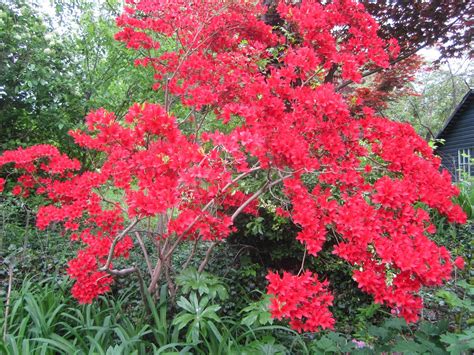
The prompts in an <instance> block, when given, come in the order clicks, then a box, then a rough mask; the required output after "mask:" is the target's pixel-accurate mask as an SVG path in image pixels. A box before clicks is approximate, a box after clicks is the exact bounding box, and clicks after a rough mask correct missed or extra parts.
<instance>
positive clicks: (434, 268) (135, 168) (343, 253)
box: [0, 0, 465, 330]
mask: <svg viewBox="0 0 474 355" xmlns="http://www.w3.org/2000/svg"><path fill="white" fill-rule="evenodd" d="M289 3H290V2H285V1H283V0H282V1H280V3H279V6H278V8H277V10H278V12H279V14H280V16H281V17H282V19H284V20H285V21H286V25H285V29H284V30H283V29H282V30H279V31H273V29H272V28H271V27H270V26H267V25H266V24H265V23H264V22H263V21H262V20H261V18H262V15H263V13H264V11H265V8H264V7H262V6H259V5H255V4H254V2H250V1H246V0H234V1H215V0H199V1H195V0H178V1H157V0H128V1H127V4H128V6H127V7H126V10H125V12H124V14H123V15H122V16H120V17H119V18H118V20H117V23H118V25H119V26H120V27H121V28H122V30H121V31H120V32H119V33H118V34H117V36H116V38H117V39H118V40H120V41H123V42H125V43H126V44H127V46H128V47H131V48H144V49H146V50H147V51H146V52H147V53H149V56H147V57H144V58H140V59H139V60H137V61H136V64H137V65H142V66H145V67H151V68H152V69H153V72H154V78H155V80H156V85H155V88H156V89H157V88H162V89H163V91H164V92H165V100H164V105H155V104H143V105H139V104H135V105H134V106H132V107H131V108H130V110H129V112H128V114H127V115H126V117H125V118H124V119H123V120H119V119H117V117H115V115H114V114H113V113H110V112H107V111H106V110H103V109H100V110H98V111H95V112H92V113H91V114H90V115H89V116H88V117H87V128H88V129H87V130H85V131H75V132H71V135H72V136H73V137H74V139H75V141H76V143H77V144H78V145H80V146H82V147H84V148H86V149H90V150H95V151H99V152H101V155H100V156H101V157H102V158H101V159H102V160H101V161H100V162H97V168H95V169H93V170H91V171H83V170H79V169H80V166H79V164H78V163H77V162H76V161H74V160H71V159H69V158H67V157H65V156H63V155H61V154H60V153H59V152H58V151H57V150H56V149H55V148H53V147H50V146H36V147H32V148H28V149H19V150H17V151H14V152H4V153H3V155H2V156H1V157H0V167H2V166H8V167H11V168H14V169H16V170H17V171H18V172H19V173H20V175H21V177H20V179H19V180H18V184H17V186H16V187H15V188H14V192H15V193H18V194H22V195H27V194H28V193H30V192H36V193H38V194H41V195H43V196H44V197H45V199H46V200H47V201H48V202H47V204H46V205H45V206H44V207H42V208H41V209H40V210H39V212H38V219H37V224H38V226H39V227H40V228H44V227H45V226H47V225H48V224H49V223H51V222H62V223H64V227H65V228H66V230H68V231H70V233H71V237H72V238H73V239H74V240H77V241H80V242H81V243H82V244H83V245H84V249H83V250H82V251H81V252H79V254H78V256H77V258H76V259H74V260H73V261H71V262H70V264H69V270H68V272H69V274H70V275H71V276H72V277H73V278H74V279H75V280H76V284H75V286H74V289H73V293H74V296H75V297H76V298H78V299H79V300H80V301H81V302H90V301H91V300H92V299H93V298H94V297H96V296H97V295H99V294H101V293H103V292H106V291H107V289H108V287H109V285H110V283H111V282H112V278H111V276H110V274H111V270H112V263H111V261H112V260H110V259H111V257H112V259H113V262H114V264H117V263H121V262H123V259H124V258H126V257H127V256H128V253H129V251H130V250H131V249H132V247H133V242H132V239H130V238H131V237H133V235H132V234H131V235H130V237H127V235H128V231H129V229H127V228H128V227H129V226H132V225H133V221H139V220H142V219H144V218H149V219H151V220H153V221H154V223H158V220H159V221H161V222H160V223H161V224H162V226H161V231H160V232H159V233H157V235H156V236H155V237H156V238H159V239H166V238H171V239H172V240H173V241H176V242H185V241H188V240H196V241H197V240H200V239H201V240H211V241H219V240H222V239H225V238H226V237H227V236H228V235H229V234H230V233H231V231H232V230H233V221H234V219H235V217H236V216H237V215H238V214H239V213H241V212H247V213H256V208H255V207H256V205H257V201H258V197H259V196H260V195H261V194H262V193H264V192H266V191H268V190H269V189H277V188H278V184H280V183H282V182H283V188H282V190H281V192H282V194H281V195H284V196H286V199H287V200H286V201H284V203H281V198H275V200H274V204H276V205H277V204H280V203H281V205H280V206H278V211H279V214H280V215H282V216H288V218H292V220H293V221H294V222H295V223H296V224H298V226H299V227H300V228H301V232H300V233H299V234H298V237H297V239H298V240H299V241H300V242H302V243H303V244H304V245H305V247H306V248H307V250H308V253H309V254H310V255H312V256H313V257H317V254H318V252H319V251H320V250H321V249H322V248H323V247H324V245H325V241H326V240H327V239H328V238H332V237H333V236H335V237H336V238H337V240H338V241H339V243H338V244H337V246H336V247H335V248H334V250H333V253H334V254H336V255H338V256H340V257H341V258H342V259H344V260H346V261H347V262H348V263H350V264H351V265H352V266H353V270H354V271H353V276H354V279H355V280H356V281H357V282H358V284H359V287H360V288H362V289H363V290H365V291H366V292H368V293H370V294H372V295H373V296H374V298H375V300H376V302H379V303H383V304H386V305H388V306H390V307H392V308H394V309H396V310H397V311H398V312H399V313H400V314H401V316H403V317H405V319H407V321H415V320H416V319H417V315H418V312H419V310H420V308H421V306H422V303H421V299H420V298H419V297H418V296H417V292H418V291H419V290H420V288H421V287H422V286H423V285H427V286H433V285H439V284H441V283H442V282H443V281H444V280H447V279H448V278H449V277H450V275H451V272H452V267H453V262H452V260H451V256H450V254H449V252H448V251H447V250H446V249H445V248H442V247H438V246H437V245H436V244H435V243H434V242H432V241H431V240H430V239H429V238H428V237H429V235H430V234H432V233H433V232H434V231H435V228H434V226H433V225H432V224H431V222H430V218H429V210H430V209H435V210H438V211H439V212H440V213H442V214H444V215H445V216H447V217H448V219H449V220H450V221H451V222H459V223H462V222H463V221H464V220H465V216H464V214H463V212H462V211H461V209H460V207H459V206H457V205H455V204H453V202H452V197H453V196H455V195H456V194H457V193H458V191H457V189H456V188H455V187H453V186H452V185H451V181H450V177H449V175H448V173H447V172H440V171H439V169H440V161H439V159H438V158H437V157H435V156H434V155H433V152H432V150H431V148H430V147H429V146H428V144H427V143H426V142H425V141H423V140H422V139H421V138H420V137H419V136H417V135H416V133H415V131H414V129H413V128H412V127H411V126H409V125H407V124H401V123H396V122H391V121H389V120H387V119H384V118H380V117H377V116H376V115H374V112H373V110H372V109H369V108H367V107H364V106H363V103H364V100H365V99H366V98H367V96H364V95H365V94H364V95H362V94H360V92H361V91H359V93H358V91H357V90H355V91H354V92H349V93H348V94H342V93H340V92H339V91H338V86H340V87H343V86H344V87H347V85H346V84H345V83H346V82H347V80H352V81H355V82H359V81H361V80H362V75H361V73H362V72H363V71H365V70H369V69H373V68H375V67H383V68H385V67H387V66H388V64H389V60H390V59H391V57H393V56H395V55H396V52H397V46H396V44H395V43H394V42H393V41H390V42H385V41H383V40H382V39H380V38H379V37H377V29H378V25H377V23H376V22H375V21H374V19H373V18H371V17H370V16H369V15H368V14H367V13H366V12H365V10H364V8H363V7H362V6H361V5H360V4H359V3H358V2H357V1H355V0H334V1H331V2H322V1H316V0H307V1H302V2H301V4H299V5H297V6H293V5H290V4H289ZM170 39H171V40H173V41H176V46H173V49H172V50H170V51H166V49H163V48H169V46H160V43H161V42H163V41H169V40H170ZM341 83H344V85H340V84H341ZM170 96H172V97H173V100H170ZM178 99H179V101H180V102H181V104H182V105H183V106H184V107H185V108H186V109H189V110H190V113H189V115H188V116H186V117H182V118H180V120H181V121H180V124H179V125H178V123H177V120H176V118H175V117H173V116H172V115H171V114H169V112H170V111H171V108H172V107H171V106H172V104H171V101H173V102H176V101H177V100H178ZM206 115H210V116H212V117H213V118H215V119H217V120H220V122H219V124H218V125H216V126H220V127H224V128H223V129H221V130H220V131H219V130H218V131H215V132H210V131H208V132H200V131H202V124H201V123H199V122H200V121H199V120H204V119H205V117H206ZM236 122H237V123H236ZM183 127H193V129H192V134H191V133H190V131H186V132H185V131H183V129H182V128H183ZM262 170H263V171H264V172H265V173H264V174H260V175H259V176H260V178H261V179H263V180H264V181H263V182H262V184H261V185H260V186H259V187H257V188H255V189H254V190H252V191H250V192H249V191H248V190H249V189H248V186H249V184H245V186H241V185H239V180H241V179H243V178H250V177H251V174H253V173H254V172H256V171H260V172H261V171H262ZM3 183H4V182H3V180H0V186H3ZM252 186H255V184H253V185H252ZM241 187H245V189H244V188H241ZM0 189H3V187H0ZM272 196H275V195H274V194H273V195H272ZM270 198H271V197H270V196H269V197H268V199H270ZM163 216H165V217H166V218H162V217H163ZM130 221H131V222H130ZM130 223H131V224H130ZM111 249H113V250H112V252H111ZM456 265H458V267H459V266H460V265H461V263H460V262H459V261H457V262H456ZM268 278H269V281H270V286H269V292H270V293H271V294H273V295H274V298H273V301H272V312H273V314H274V316H275V317H277V318H282V317H285V318H290V319H291V324H292V326H293V327H294V328H295V329H298V330H316V329H319V328H331V327H332V326H333V324H334V320H333V319H332V317H331V315H330V313H329V311H328V306H329V305H330V304H331V302H332V296H330V295H329V291H328V290H327V285H326V283H319V282H318V281H317V277H316V276H313V275H312V274H311V273H310V272H306V273H304V274H303V275H302V276H291V275H290V274H288V273H285V274H284V275H283V278H280V277H279V276H278V275H275V274H272V273H270V274H269V276H268Z"/></svg>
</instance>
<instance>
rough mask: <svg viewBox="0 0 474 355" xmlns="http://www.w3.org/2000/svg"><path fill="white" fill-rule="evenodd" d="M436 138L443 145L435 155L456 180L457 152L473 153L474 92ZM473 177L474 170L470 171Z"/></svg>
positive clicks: (467, 96)
mask: <svg viewBox="0 0 474 355" xmlns="http://www.w3.org/2000/svg"><path fill="white" fill-rule="evenodd" d="M437 138H439V139H444V141H445V143H444V144H443V145H440V146H439V147H438V148H437V149H436V154H437V155H439V156H440V157H441V159H442V164H443V166H444V167H445V168H446V169H448V170H449V171H450V172H451V175H453V178H454V179H455V180H458V174H457V169H458V151H459V150H460V149H471V157H472V154H473V151H474V92H473V90H471V91H470V92H469V93H468V94H467V95H466V96H465V97H464V98H463V102H462V103H461V105H460V106H459V107H458V108H457V111H455V112H454V114H453V115H452V116H451V117H450V119H449V121H448V123H447V125H446V126H445V128H444V129H443V130H442V131H441V132H440V133H439V134H438V136H437ZM471 175H474V169H472V170H471Z"/></svg>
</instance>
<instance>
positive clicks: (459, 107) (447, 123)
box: [434, 88, 474, 139]
mask: <svg viewBox="0 0 474 355" xmlns="http://www.w3.org/2000/svg"><path fill="white" fill-rule="evenodd" d="M471 95H474V89H472V88H471V89H469V91H468V92H466V94H465V95H464V97H463V98H462V100H461V101H460V102H459V104H458V105H457V106H456V107H455V108H454V110H453V112H452V113H451V115H450V116H449V117H448V119H447V120H446V121H445V123H444V125H443V127H442V128H441V129H440V130H439V131H438V133H437V134H436V136H435V137H434V138H435V139H439V137H440V136H441V134H442V133H443V132H444V130H445V129H446V128H447V127H448V125H449V124H450V123H451V121H452V120H453V118H454V117H455V116H456V114H457V113H458V112H459V110H460V109H461V108H462V107H463V106H464V104H465V103H466V101H467V99H469V97H470V96H471Z"/></svg>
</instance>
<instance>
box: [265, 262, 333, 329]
mask: <svg viewBox="0 0 474 355" xmlns="http://www.w3.org/2000/svg"><path fill="white" fill-rule="evenodd" d="M267 280H268V282H269V285H268V293H269V294H271V295H273V298H272V299H271V304H270V311H271V312H272V315H273V317H275V318H277V319H282V318H289V319H290V325H291V327H292V328H293V329H295V330H297V331H305V332H315V331H318V330H320V329H333V328H334V323H335V321H334V318H333V317H332V313H331V312H330V311H329V308H328V307H329V306H331V305H332V301H333V299H334V297H333V296H332V295H331V294H330V293H329V292H328V290H327V286H328V282H327V281H325V282H319V281H318V278H317V276H313V274H312V273H311V272H309V271H307V272H305V273H304V274H302V275H301V276H295V275H291V274H289V273H287V272H284V273H283V277H280V276H279V275H278V274H275V273H272V272H270V273H269V274H268V276H267Z"/></svg>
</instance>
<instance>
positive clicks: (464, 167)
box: [458, 148, 474, 180]
mask: <svg viewBox="0 0 474 355" xmlns="http://www.w3.org/2000/svg"><path fill="white" fill-rule="evenodd" d="M473 159H474V148H463V149H459V150H458V176H459V180H464V179H465V178H466V177H469V176H471V175H473V173H474V164H473Z"/></svg>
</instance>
